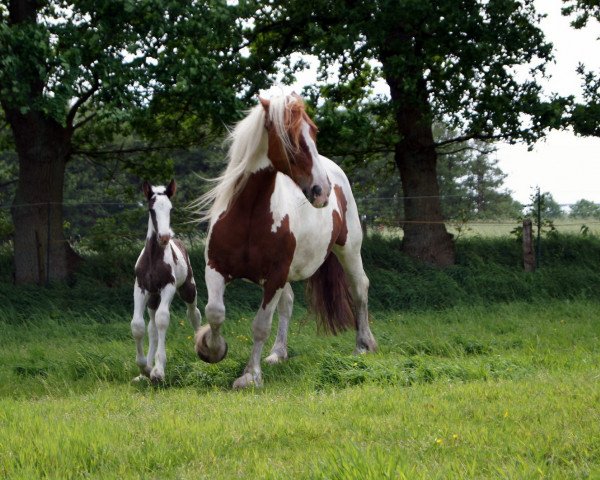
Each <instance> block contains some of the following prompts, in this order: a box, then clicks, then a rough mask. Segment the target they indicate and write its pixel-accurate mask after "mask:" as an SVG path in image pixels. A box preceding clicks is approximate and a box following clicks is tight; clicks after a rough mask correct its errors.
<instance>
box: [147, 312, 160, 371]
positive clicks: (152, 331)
mask: <svg viewBox="0 0 600 480" xmlns="http://www.w3.org/2000/svg"><path fill="white" fill-rule="evenodd" d="M156 308H158V307H157V306H154V308H152V307H148V316H149V317H150V320H149V322H148V359H147V368H148V377H149V376H150V372H151V371H152V367H153V366H154V357H155V355H156V347H157V344H158V334H157V332H156Z"/></svg>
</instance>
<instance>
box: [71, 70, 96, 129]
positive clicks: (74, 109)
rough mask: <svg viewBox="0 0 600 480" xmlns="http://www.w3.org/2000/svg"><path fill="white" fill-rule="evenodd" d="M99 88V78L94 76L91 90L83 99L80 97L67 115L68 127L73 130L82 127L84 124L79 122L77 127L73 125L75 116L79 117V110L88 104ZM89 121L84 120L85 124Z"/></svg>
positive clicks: (82, 96)
mask: <svg viewBox="0 0 600 480" xmlns="http://www.w3.org/2000/svg"><path fill="white" fill-rule="evenodd" d="M99 88H100V82H99V80H98V77H96V76H95V75H94V83H93V84H92V86H91V88H90V89H89V90H88V91H87V92H85V93H84V94H83V95H81V97H79V98H78V99H77V101H76V102H75V103H74V104H73V106H72V107H71V110H69V114H68V115H67V126H69V127H71V128H72V129H73V130H74V129H76V128H78V127H80V126H81V124H82V122H79V123H78V124H77V126H74V125H73V120H75V115H77V111H78V110H79V108H80V107H81V106H82V105H83V104H84V103H85V102H87V101H88V100H89V99H90V97H91V96H92V95H94V93H96V92H97V91H98V89H99ZM89 118H90V117H88V118H87V119H89ZM87 119H86V120H84V121H83V122H86V121H87Z"/></svg>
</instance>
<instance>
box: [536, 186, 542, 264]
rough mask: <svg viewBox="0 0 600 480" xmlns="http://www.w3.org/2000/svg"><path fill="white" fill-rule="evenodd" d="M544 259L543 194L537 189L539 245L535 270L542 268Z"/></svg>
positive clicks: (537, 246)
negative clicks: (541, 262)
mask: <svg viewBox="0 0 600 480" xmlns="http://www.w3.org/2000/svg"><path fill="white" fill-rule="evenodd" d="M541 258H542V194H541V193H540V187H538V188H537V245H536V251H535V268H540V260H541Z"/></svg>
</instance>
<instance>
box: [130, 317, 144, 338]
mask: <svg viewBox="0 0 600 480" xmlns="http://www.w3.org/2000/svg"><path fill="white" fill-rule="evenodd" d="M145 332H146V324H145V323H144V319H143V318H137V317H133V320H131V334H132V335H133V338H142V337H143V336H144V333H145Z"/></svg>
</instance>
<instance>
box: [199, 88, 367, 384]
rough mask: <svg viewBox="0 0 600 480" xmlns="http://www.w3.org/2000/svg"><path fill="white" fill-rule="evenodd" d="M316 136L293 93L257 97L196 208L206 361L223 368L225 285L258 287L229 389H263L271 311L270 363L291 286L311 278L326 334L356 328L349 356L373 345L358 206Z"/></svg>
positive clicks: (283, 335)
mask: <svg viewBox="0 0 600 480" xmlns="http://www.w3.org/2000/svg"><path fill="white" fill-rule="evenodd" d="M316 134H317V128H316V127H315V124H314V123H313V122H312V120H311V119H310V117H309V116H308V115H307V113H306V111H305V109H304V103H303V101H302V99H301V98H300V97H298V96H297V95H289V96H281V97H274V98H271V99H270V100H264V99H260V105H257V106H256V107H254V108H253V109H252V110H251V111H250V113H249V114H248V116H247V117H246V118H245V119H244V120H242V121H241V122H240V123H238V124H237V126H236V127H235V129H234V130H233V132H232V133H231V146H230V149H229V163H228V166H227V168H226V170H225V172H224V173H223V175H222V176H221V177H219V178H218V179H217V180H218V183H217V185H216V186H215V188H213V189H212V190H211V191H209V192H208V193H207V194H206V195H204V196H203V197H201V198H200V199H199V200H198V202H197V203H198V205H199V208H200V212H201V214H202V219H203V220H209V222H210V227H209V234H208V238H207V241H206V250H205V257H206V271H205V279H206V287H207V289H208V303H207V305H206V311H205V313H206V319H207V321H208V325H205V326H203V327H202V328H201V329H200V330H199V331H198V333H197V334H196V352H197V353H198V356H199V357H200V358H201V359H202V360H204V361H207V362H211V363H213V362H219V361H221V360H222V359H223V358H224V357H225V355H226V353H227V344H226V342H225V340H224V338H223V336H222V335H221V333H220V329H221V325H222V323H223V321H224V320H225V305H224V303H223V294H224V290H225V285H226V284H227V283H228V282H230V281H231V280H233V279H236V278H244V279H247V280H250V281H252V282H254V283H256V284H258V285H260V286H262V288H263V299H262V304H261V306H260V309H259V310H258V312H257V314H256V317H255V319H254V322H253V324H252V329H253V337H254V346H253V350H252V354H251V356H250V360H249V362H248V364H247V366H246V369H245V370H244V373H243V375H242V376H241V377H240V378H238V379H237V380H236V381H235V382H234V384H233V386H234V388H243V387H247V386H250V385H255V386H260V385H261V384H262V373H261V367H260V356H261V352H262V349H263V345H264V343H265V340H266V339H267V337H268V335H269V333H270V329H271V321H272V317H273V312H274V310H275V308H277V309H278V312H279V329H278V333H277V339H276V341H275V344H274V346H273V349H272V350H271V354H270V355H269V356H268V357H267V358H266V361H267V362H269V363H277V362H280V361H282V360H285V359H286V358H287V329H288V322H289V320H290V316H291V313H292V306H293V300H294V298H293V292H292V288H291V286H290V284H289V283H288V282H289V281H292V280H303V279H309V287H310V288H309V290H310V291H311V292H312V295H311V296H312V300H311V302H312V306H313V308H314V309H315V310H316V313H317V318H318V319H319V320H321V325H322V326H323V327H324V328H325V329H326V330H328V331H330V332H332V333H337V332H338V331H341V330H344V329H346V328H348V327H351V326H353V327H355V328H356V330H357V333H356V350H355V352H357V353H361V352H367V351H374V350H375V349H376V348H377V344H376V342H375V339H374V337H373V335H372V333H371V330H370V328H369V322H368V312H367V291H368V287H369V280H368V278H367V276H366V275H365V272H364V270H363V265H362V259H361V255H360V248H361V243H362V231H361V227H360V221H359V217H358V211H357V208H356V202H355V201H354V197H353V196H352V191H351V189H350V184H349V182H348V179H347V178H346V175H345V174H344V172H343V171H342V170H341V168H340V167H339V166H338V165H336V164H335V163H333V162H332V161H331V160H329V159H327V158H325V157H323V156H321V155H319V152H318V151H317V146H316ZM346 282H347V283H346ZM348 287H349V288H348Z"/></svg>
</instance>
